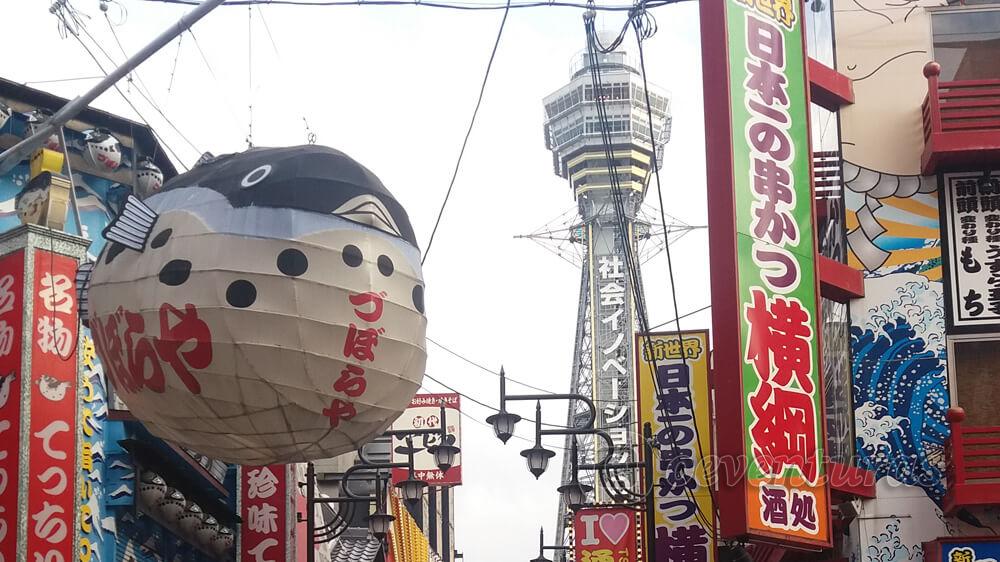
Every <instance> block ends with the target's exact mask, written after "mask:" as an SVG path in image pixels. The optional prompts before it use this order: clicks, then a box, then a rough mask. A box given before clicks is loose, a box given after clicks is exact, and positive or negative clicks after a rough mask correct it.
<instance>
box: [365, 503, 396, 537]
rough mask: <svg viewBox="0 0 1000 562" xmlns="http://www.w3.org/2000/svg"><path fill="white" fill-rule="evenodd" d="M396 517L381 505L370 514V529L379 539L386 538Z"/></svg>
mask: <svg viewBox="0 0 1000 562" xmlns="http://www.w3.org/2000/svg"><path fill="white" fill-rule="evenodd" d="M395 520H396V518H395V517H393V516H392V515H389V514H388V513H386V512H385V511H384V510H383V508H382V507H381V506H379V508H378V510H377V511H376V512H375V513H372V514H371V515H369V516H368V531H369V532H370V533H371V534H372V536H374V537H375V538H376V539H378V540H383V539H385V537H386V535H388V534H389V529H391V528H392V522H393V521H395Z"/></svg>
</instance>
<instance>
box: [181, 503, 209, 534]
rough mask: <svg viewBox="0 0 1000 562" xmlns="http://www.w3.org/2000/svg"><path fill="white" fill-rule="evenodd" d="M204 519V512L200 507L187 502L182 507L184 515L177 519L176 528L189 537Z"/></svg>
mask: <svg viewBox="0 0 1000 562" xmlns="http://www.w3.org/2000/svg"><path fill="white" fill-rule="evenodd" d="M204 518H205V512H204V511H202V510H201V506H199V505H198V504H196V503H194V502H193V501H191V500H188V501H187V503H186V504H185V505H184V513H181V515H180V517H178V519H177V528H178V529H180V530H181V532H183V533H184V534H186V535H191V534H193V533H194V531H195V529H196V528H197V527H198V525H199V524H200V523H201V520H202V519H204Z"/></svg>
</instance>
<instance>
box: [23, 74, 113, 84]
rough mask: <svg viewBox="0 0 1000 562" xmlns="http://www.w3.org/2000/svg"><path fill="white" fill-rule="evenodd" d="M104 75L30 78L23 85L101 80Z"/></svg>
mask: <svg viewBox="0 0 1000 562" xmlns="http://www.w3.org/2000/svg"><path fill="white" fill-rule="evenodd" d="M101 78H104V76H77V77H75V78H55V79H51V80H28V81H27V82H21V85H22V86H28V85H31V84H59V83H62V82H79V81H81V80H100V79H101Z"/></svg>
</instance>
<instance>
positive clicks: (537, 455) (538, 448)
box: [521, 401, 556, 480]
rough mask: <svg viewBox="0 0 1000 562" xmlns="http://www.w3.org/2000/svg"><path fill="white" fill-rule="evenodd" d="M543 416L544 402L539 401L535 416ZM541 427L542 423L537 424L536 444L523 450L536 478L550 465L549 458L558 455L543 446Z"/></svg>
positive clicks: (529, 468)
mask: <svg viewBox="0 0 1000 562" xmlns="http://www.w3.org/2000/svg"><path fill="white" fill-rule="evenodd" d="M541 417H542V403H541V402H540V401H539V402H536V404H535V418H536V419H541ZM541 428H542V426H541V424H538V423H536V424H535V446H534V447H532V448H530V449H525V450H523V451H521V456H522V457H524V459H525V460H526V461H528V470H529V471H531V473H532V474H534V475H535V479H536V480H537V479H538V478H540V477H541V476H542V474H543V473H544V472H545V469H546V468H548V467H549V459H551V458H552V457H554V456H556V453H555V451H550V450H548V449H546V448H545V447H542V432H541Z"/></svg>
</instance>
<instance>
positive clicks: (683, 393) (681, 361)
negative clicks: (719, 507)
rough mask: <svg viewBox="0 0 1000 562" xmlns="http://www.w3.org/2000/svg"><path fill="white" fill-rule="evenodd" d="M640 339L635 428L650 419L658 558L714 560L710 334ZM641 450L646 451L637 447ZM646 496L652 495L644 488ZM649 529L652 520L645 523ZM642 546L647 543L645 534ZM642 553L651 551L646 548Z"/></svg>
mask: <svg viewBox="0 0 1000 562" xmlns="http://www.w3.org/2000/svg"><path fill="white" fill-rule="evenodd" d="M642 340H643V338H642V336H639V335H637V336H636V349H639V350H640V353H639V354H638V356H637V357H636V363H637V365H636V384H635V388H636V393H637V399H638V408H639V412H638V416H637V417H638V421H639V424H638V431H639V434H640V435H641V434H642V428H643V426H644V425H645V424H647V423H648V424H650V427H651V429H652V432H653V440H654V441H655V446H656V448H657V451H656V452H655V453H654V454H653V482H656V483H658V484H659V486H660V488H659V490H658V492H657V493H656V495H655V496H654V498H655V499H654V504H655V510H654V512H653V513H652V514H649V513H645V512H643V514H642V517H643V519H645V518H646V517H650V516H652V517H653V529H654V531H653V532H654V533H655V534H654V536H653V537H652V539H653V540H655V544H656V547H657V549H656V554H657V560H649V561H648V562H659V561H661V560H663V561H667V560H700V561H702V562H713V561H714V560H715V541H714V539H713V537H714V525H715V506H714V504H713V499H712V492H711V489H710V485H711V483H710V481H709V478H708V471H707V468H708V466H709V462H710V458H711V457H710V455H711V453H712V442H711V436H712V417H711V396H710V394H709V391H708V349H709V348H708V331H706V330H699V331H690V332H680V333H677V332H662V333H652V334H650V335H649V336H647V337H646V338H645V340H646V341H645V342H643V341H642ZM639 453H640V455H641V454H643V451H642V449H640V451H639ZM643 493H649V492H648V491H647V490H645V489H643ZM642 528H643V529H644V530H645V529H647V528H648V525H647V524H644V525H643V527H642ZM643 536H644V543H645V542H646V541H649V540H650V537H646V536H645V533H643ZM643 552H649V549H648V547H647V548H643Z"/></svg>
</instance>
